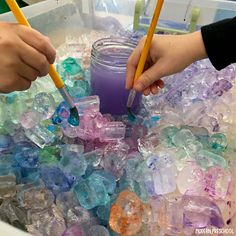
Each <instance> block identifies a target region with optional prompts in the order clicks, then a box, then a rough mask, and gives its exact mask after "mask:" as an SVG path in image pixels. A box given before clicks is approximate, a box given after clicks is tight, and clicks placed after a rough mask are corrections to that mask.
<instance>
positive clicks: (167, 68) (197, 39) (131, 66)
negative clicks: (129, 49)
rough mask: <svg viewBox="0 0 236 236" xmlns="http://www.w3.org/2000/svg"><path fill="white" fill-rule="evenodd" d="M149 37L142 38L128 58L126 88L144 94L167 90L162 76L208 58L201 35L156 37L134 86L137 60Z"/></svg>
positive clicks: (195, 33)
mask: <svg viewBox="0 0 236 236" xmlns="http://www.w3.org/2000/svg"><path fill="white" fill-rule="evenodd" d="M145 40H146V36H145V37H144V38H142V39H141V40H140V42H139V44H138V46H137V47H136V49H135V50H134V51H133V53H132V54H131V56H130V57H129V59H128V63H127V73H126V89H132V87H133V88H134V89H135V90H136V91H138V92H143V94H144V95H146V96H147V95H149V94H150V92H151V93H152V94H157V93H158V90H159V89H160V88H163V87H164V82H163V81H162V80H161V78H162V77H164V76H168V75H171V74H174V73H177V72H180V71H181V70H183V69H185V68H186V67H187V66H189V65H190V64H191V63H193V62H194V61H196V60H200V59H203V58H206V57H207V54H206V50H205V46H204V43H203V40H202V35H201V32H200V31H199V32H194V33H191V34H186V35H162V36H161V35H154V36H153V40H152V44H151V47H150V51H149V55H148V58H147V61H146V64H145V68H144V72H143V74H142V75H141V76H140V78H139V79H138V80H137V81H136V82H135V84H134V86H133V79H134V75H135V71H136V67H137V65H138V61H139V58H140V55H141V52H142V49H143V47H144V43H145Z"/></svg>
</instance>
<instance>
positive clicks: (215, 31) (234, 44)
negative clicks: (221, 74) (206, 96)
mask: <svg viewBox="0 0 236 236" xmlns="http://www.w3.org/2000/svg"><path fill="white" fill-rule="evenodd" d="M201 32H202V38H203V42H204V45H205V48H206V52H207V55H208V57H209V59H210V61H211V63H212V64H213V66H214V67H215V68H216V69H217V70H221V69H223V68H224V67H226V66H228V65H229V64H231V63H235V62H236V17H235V18H232V19H226V20H223V21H219V22H216V23H213V24H210V25H206V26H203V27H202V29H201Z"/></svg>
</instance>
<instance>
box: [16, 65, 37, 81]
mask: <svg viewBox="0 0 236 236" xmlns="http://www.w3.org/2000/svg"><path fill="white" fill-rule="evenodd" d="M19 68H20V69H19V70H18V72H17V73H18V74H19V76H20V77H23V78H25V79H26V80H28V81H30V82H31V81H35V80H36V79H37V77H38V76H39V75H40V73H39V71H38V70H35V69H34V68H32V67H30V66H28V65H27V64H25V63H23V62H19Z"/></svg>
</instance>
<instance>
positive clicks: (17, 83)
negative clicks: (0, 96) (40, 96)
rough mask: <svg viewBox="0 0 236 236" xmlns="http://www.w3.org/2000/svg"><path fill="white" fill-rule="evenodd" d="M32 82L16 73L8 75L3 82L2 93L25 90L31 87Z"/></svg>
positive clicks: (0, 90)
mask: <svg viewBox="0 0 236 236" xmlns="http://www.w3.org/2000/svg"><path fill="white" fill-rule="evenodd" d="M30 85H31V82H30V81H29V80H27V79H25V78H24V77H22V76H17V75H16V74H11V75H8V76H7V77H6V78H5V81H4V83H3V84H1V89H0V92H1V93H10V92H13V91H23V90H27V89H29V88H30Z"/></svg>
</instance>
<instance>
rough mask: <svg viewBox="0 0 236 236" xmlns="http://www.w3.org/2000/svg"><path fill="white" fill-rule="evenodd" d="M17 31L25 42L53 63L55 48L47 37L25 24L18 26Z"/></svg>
mask: <svg viewBox="0 0 236 236" xmlns="http://www.w3.org/2000/svg"><path fill="white" fill-rule="evenodd" d="M17 33H18V35H19V37H20V38H21V39H22V40H23V41H24V42H25V43H26V44H28V45H30V46H31V47H33V48H35V49H36V50H38V51H39V52H41V53H42V54H43V55H45V57H46V58H47V60H48V62H49V63H50V64H53V63H54V61H55V57H56V50H55V49H54V47H53V45H52V44H51V42H50V40H49V38H48V37H46V36H44V35H42V34H41V33H40V32H38V31H37V30H34V29H32V28H29V27H26V26H20V27H19V29H18V32H17Z"/></svg>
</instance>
